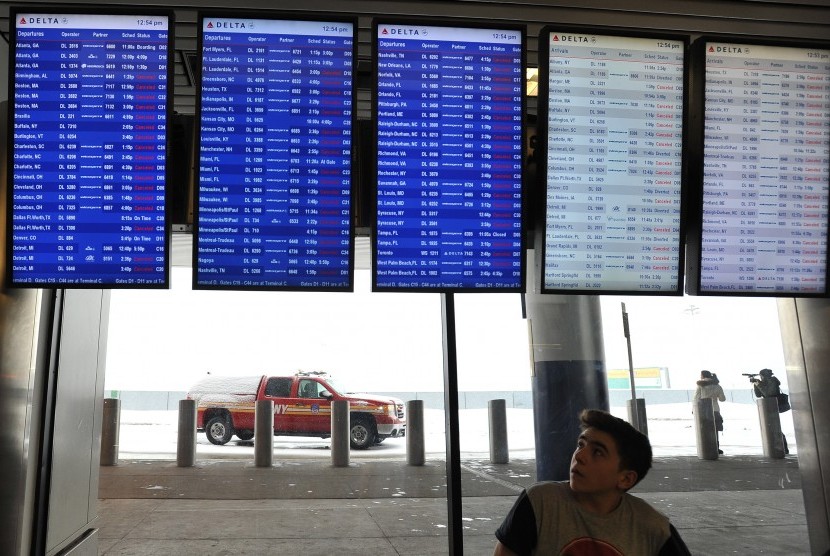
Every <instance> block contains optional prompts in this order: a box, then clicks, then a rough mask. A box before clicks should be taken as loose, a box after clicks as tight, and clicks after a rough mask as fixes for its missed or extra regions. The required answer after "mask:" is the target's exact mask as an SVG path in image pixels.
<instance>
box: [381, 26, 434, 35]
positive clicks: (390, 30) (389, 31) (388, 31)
mask: <svg viewBox="0 0 830 556" xmlns="http://www.w3.org/2000/svg"><path fill="white" fill-rule="evenodd" d="M380 34H381V35H384V36H392V37H420V36H421V34H422V33H421V30H420V29H402V28H400V27H384V28H382V29H381V30H380ZM423 34H424V35H426V31H424V33H423Z"/></svg>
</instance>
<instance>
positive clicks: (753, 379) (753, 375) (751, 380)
mask: <svg viewBox="0 0 830 556" xmlns="http://www.w3.org/2000/svg"><path fill="white" fill-rule="evenodd" d="M741 374H742V375H743V376H748V377H749V382H758V379H757V378H755V377H756V376H758V373H741Z"/></svg>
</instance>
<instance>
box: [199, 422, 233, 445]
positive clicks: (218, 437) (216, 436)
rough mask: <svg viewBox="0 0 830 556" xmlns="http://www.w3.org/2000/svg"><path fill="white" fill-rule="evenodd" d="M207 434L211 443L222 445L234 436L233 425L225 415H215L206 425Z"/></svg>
mask: <svg viewBox="0 0 830 556" xmlns="http://www.w3.org/2000/svg"><path fill="white" fill-rule="evenodd" d="M205 435H207V439H208V440H209V441H210V443H211V444H217V445H219V446H222V445H223V444H227V443H228V441H229V440H230V439H231V436H233V425H231V424H230V422H229V421H228V420H227V419H226V418H225V417H222V416H217V417H213V418H212V419H211V420H210V421H208V424H207V425H206V426H205Z"/></svg>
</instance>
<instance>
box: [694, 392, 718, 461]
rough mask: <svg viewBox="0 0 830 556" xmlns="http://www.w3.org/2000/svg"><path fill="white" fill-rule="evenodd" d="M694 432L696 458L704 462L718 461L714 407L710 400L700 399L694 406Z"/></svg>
mask: <svg viewBox="0 0 830 556" xmlns="http://www.w3.org/2000/svg"><path fill="white" fill-rule="evenodd" d="M695 432H696V434H697V457H698V458H700V459H706V460H716V459H718V431H717V428H716V427H715V407H714V405H713V404H712V400H711V398H701V399H699V400H697V403H696V404H695Z"/></svg>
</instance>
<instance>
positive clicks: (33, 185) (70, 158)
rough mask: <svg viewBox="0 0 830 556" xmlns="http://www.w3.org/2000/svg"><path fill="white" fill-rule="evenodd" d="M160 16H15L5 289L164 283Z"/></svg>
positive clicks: (165, 35)
mask: <svg viewBox="0 0 830 556" xmlns="http://www.w3.org/2000/svg"><path fill="white" fill-rule="evenodd" d="M169 24H170V23H169V21H168V18H167V17H166V16H126V15H124V16H98V15H92V14H88V15H63V14H62V15H51V14H43V13H18V14H17V15H16V16H15V18H14V25H15V29H14V39H15V40H14V59H13V64H14V74H13V83H12V86H13V98H14V109H13V112H12V127H13V144H12V164H13V170H12V180H11V188H12V207H11V209H12V212H11V220H12V237H11V250H12V254H11V264H12V269H11V277H12V283H13V284H17V285H31V286H47V287H48V286H61V285H63V286H67V285H68V286H73V285H78V286H104V287H107V286H109V287H119V286H125V287H126V286H134V285H140V286H151V287H152V286H155V287H162V286H164V285H166V283H167V262H166V261H167V237H166V221H165V214H166V210H165V183H166V158H165V150H166V144H167V141H166V137H167V135H166V133H167V127H166V126H167V104H168V97H167V95H168V91H167V78H168V69H169V63H168V56H169V44H168V43H169Z"/></svg>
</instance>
